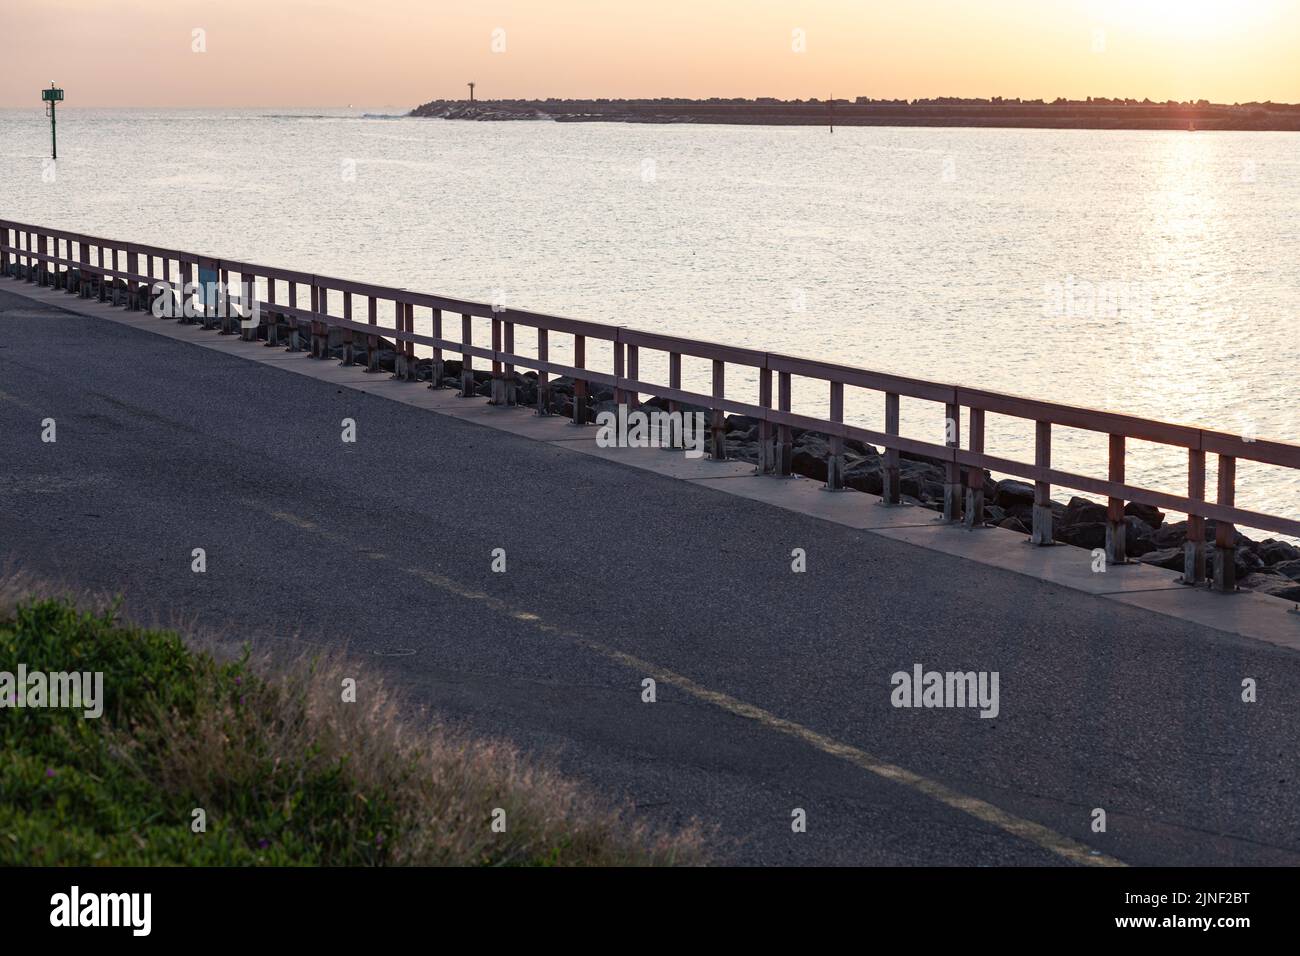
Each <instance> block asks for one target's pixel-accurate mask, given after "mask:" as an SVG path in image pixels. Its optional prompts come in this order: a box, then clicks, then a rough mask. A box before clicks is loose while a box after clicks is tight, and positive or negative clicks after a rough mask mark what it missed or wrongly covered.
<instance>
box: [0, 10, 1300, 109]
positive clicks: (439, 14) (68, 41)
mask: <svg viewBox="0 0 1300 956" xmlns="http://www.w3.org/2000/svg"><path fill="white" fill-rule="evenodd" d="M73 23H75V24H76V26H75V28H70V24H73ZM196 29H201V30H203V31H204V40H205V42H206V52H203V53H196V52H194V51H193V49H192V48H193V46H194V45H195V41H194V39H193V36H194V31H195V30H196ZM796 30H801V31H803V36H804V37H805V38H806V48H805V52H802V53H799V52H795V51H794V49H792V47H793V46H794V45H795V40H796V34H795V32H794V31H796ZM494 31H502V32H498V33H496V34H495V42H496V45H497V46H498V48H499V47H501V46H504V49H503V50H501V51H500V52H494V51H493V44H494ZM1297 50H1300V0H982V2H981V0H888V2H885V0H514V2H511V0H364V2H363V0H6V3H5V11H4V14H3V32H2V33H0V62H3V63H4V70H3V73H2V74H0V106H31V107H35V108H39V107H40V101H39V93H38V91H39V89H40V88H41V87H43V86H48V85H49V82H50V81H51V80H57V81H58V83H59V85H60V86H63V87H64V88H65V89H66V90H67V101H66V105H67V106H68V107H73V108H75V107H77V106H195V107H201V106H229V107H237V106H309V107H312V106H316V107H324V106H347V105H348V104H355V105H356V106H357V107H363V106H372V107H380V106H399V107H410V106H414V105H416V104H417V103H421V102H424V101H426V100H429V99H434V98H442V97H446V98H453V97H462V96H464V95H465V82H466V81H467V80H475V81H476V82H477V83H478V96H479V97H481V98H492V97H498V96H499V97H546V96H560V97H565V96H609V97H622V96H691V97H703V96H778V97H785V98H796V97H799V98H807V97H825V96H828V95H831V94H834V95H835V96H840V97H849V98H851V97H854V96H872V97H900V98H916V97H925V96H944V95H947V96H993V95H1003V96H1023V97H1045V98H1049V99H1050V98H1054V97H1056V96H1067V97H1071V98H1082V97H1086V96H1089V95H1093V96H1135V97H1138V98H1142V97H1148V96H1149V97H1151V98H1152V99H1154V100H1165V99H1180V100H1181V99H1199V98H1205V99H1210V100H1214V101H1217V102H1235V101H1243V102H1244V101H1248V100H1267V99H1271V100H1274V101H1278V102H1282V101H1286V102H1298V101H1300V65H1297V60H1296V54H1297Z"/></svg>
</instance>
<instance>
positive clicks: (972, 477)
mask: <svg viewBox="0 0 1300 956" xmlns="http://www.w3.org/2000/svg"><path fill="white" fill-rule="evenodd" d="M970 450H971V451H973V452H975V454H977V455H982V454H984V409H982V408H974V407H972V408H971V410H970ZM966 475H967V479H966V518H965V525H966V527H967V528H970V529H971V530H974V529H975V528H982V527H983V526H984V469H983V468H982V467H979V466H976V465H971V466H969V467H968V468H967V469H966Z"/></svg>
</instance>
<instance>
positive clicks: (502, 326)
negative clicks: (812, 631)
mask: <svg viewBox="0 0 1300 956" xmlns="http://www.w3.org/2000/svg"><path fill="white" fill-rule="evenodd" d="M0 239H2V240H3V241H2V242H0V266H2V267H3V268H2V271H3V274H4V275H11V274H15V273H16V274H17V275H18V276H19V277H20V278H23V279H26V280H27V281H29V282H39V283H41V284H48V285H54V286H55V287H58V288H63V289H66V290H67V291H69V292H76V293H78V294H80V295H82V296H83V297H84V296H91V295H94V296H97V297H98V298H99V299H100V300H109V299H112V301H113V302H114V303H115V304H123V305H127V306H129V307H132V308H149V307H151V306H152V305H153V304H154V303H155V302H156V300H157V298H158V296H160V295H167V296H170V297H171V298H172V304H173V305H175V306H183V305H185V304H186V303H185V299H186V291H185V290H186V283H190V284H191V286H192V284H194V283H195V271H196V269H198V268H203V269H205V270H212V271H213V272H215V273H216V274H218V275H219V276H220V280H221V282H222V284H223V286H225V287H226V288H230V287H233V286H236V285H239V284H240V283H252V286H251V288H254V289H256V288H257V280H259V279H260V280H263V281H264V282H265V284H266V288H267V298H266V299H265V300H264V301H259V302H258V303H257V305H258V307H259V310H260V316H261V317H260V319H259V320H258V322H252V321H249V322H240V321H238V319H237V318H232V316H231V315H230V314H229V311H228V313H227V314H225V315H218V314H213V315H210V314H208V311H207V310H204V311H203V313H202V315H201V321H202V322H203V325H204V326H205V327H214V326H216V327H220V329H221V331H222V332H224V333H227V334H234V333H236V332H239V333H241V334H242V335H243V336H244V337H245V338H247V339H250V340H253V339H257V338H260V335H259V328H258V327H257V326H258V325H259V324H260V325H265V326H266V334H267V343H266V344H267V345H277V344H279V332H280V330H281V325H282V324H283V325H287V327H288V331H289V341H288V343H287V346H288V348H289V349H290V350H299V349H301V348H302V346H303V342H304V337H306V338H307V339H308V340H309V347H310V353H311V355H312V356H313V357H316V358H325V357H327V356H328V354H329V350H328V342H329V332H330V330H331V329H339V330H341V331H342V338H343V352H344V362H345V363H346V364H352V362H353V358H354V343H355V341H356V339H357V337H358V336H360V337H362V338H364V339H365V341H366V343H367V348H366V353H367V362H368V365H369V367H370V369H371V370H372V371H378V345H379V339H380V337H383V338H386V339H389V340H392V341H393V343H394V344H395V346H396V361H395V369H394V371H395V373H396V375H397V377H399V378H401V379H405V380H408V381H415V378H416V375H415V367H416V356H415V347H416V346H417V345H419V346H424V347H427V348H430V349H432V352H433V364H434V367H433V386H432V387H440V386H441V383H442V378H443V376H442V371H443V361H444V355H445V354H446V353H447V352H452V353H455V354H457V355H459V356H460V357H461V360H462V390H461V394H463V395H465V396H467V397H468V396H472V395H474V394H475V384H474V360H475V359H482V360H483V361H485V362H488V363H490V364H491V376H492V385H491V401H492V402H494V403H496V404H513V403H514V400H515V397H514V382H515V375H514V373H515V370H516V368H524V369H531V370H533V371H535V372H536V373H537V380H538V382H537V384H538V402H537V407H538V411H539V413H541V414H546V413H548V411H549V408H550V401H549V381H550V378H549V377H550V376H551V375H561V376H567V377H569V378H571V379H572V380H573V381H574V383H575V385H574V393H575V394H574V402H573V409H574V411H573V414H574V418H575V421H578V422H580V423H581V422H585V420H586V418H587V401H586V399H587V394H588V389H589V387H590V385H591V383H599V384H603V385H606V386H610V387H612V388H613V389H614V392H615V399H616V401H617V402H618V403H620V404H627V405H635V404H637V403H638V402H639V400H640V396H641V395H643V394H644V395H654V396H658V397H660V398H662V399H666V400H668V401H669V402H670V403H674V404H680V403H692V404H696V405H700V406H703V407H705V408H708V409H711V421H710V426H709V427H710V429H711V431H712V435H713V442H712V447H713V454H714V456H715V457H725V455H726V442H725V439H724V434H725V421H724V416H725V414H726V413H728V412H731V413H740V414H744V415H748V416H752V417H753V418H755V419H757V420H758V422H759V447H760V461H759V465H758V470H759V471H760V472H763V473H770V474H780V475H788V474H789V473H790V466H791V457H792V449H793V438H792V429H795V428H802V429H808V430H811V431H815V432H819V433H822V434H825V435H827V436H829V440H830V449H829V454H828V461H827V485H828V487H830V488H832V489H838V488H842V487H843V462H844V449H845V442H846V440H850V439H856V440H859V441H863V442H867V443H870V444H874V445H879V446H881V447H882V448H883V449H884V455H885V457H884V467H883V471H884V474H883V476H882V485H883V498H884V501H885V502H886V503H889V504H897V503H899V501H900V492H899V455H900V453H901V452H910V453H913V454H917V455H924V456H928V457H930V458H933V459H936V460H938V461H940V462H941V463H943V465H944V467H945V470H946V474H945V484H944V509H943V514H944V518H945V519H946V520H948V521H952V522H957V521H964V522H965V524H966V525H967V526H968V527H978V526H980V525H981V524H982V523H983V520H984V487H983V477H984V475H983V470H984V469H988V470H990V471H997V472H1000V473H1003V474H1007V475H1012V476H1015V477H1018V478H1024V479H1028V480H1029V481H1031V482H1033V483H1034V504H1033V520H1032V525H1033V527H1032V533H1031V541H1033V542H1034V543H1036V544H1041V545H1046V544H1051V543H1052V541H1053V535H1052V509H1051V497H1050V495H1051V488H1052V486H1053V485H1059V486H1062V487H1064V488H1070V489H1074V490H1077V491H1082V492H1085V493H1090V494H1096V495H1101V496H1104V497H1106V498H1107V499H1108V509H1107V519H1108V520H1107V535H1106V552H1107V558H1108V559H1109V560H1110V561H1112V562H1115V563H1122V562H1124V561H1125V560H1126V559H1127V552H1126V548H1125V540H1124V535H1125V528H1126V524H1125V519H1124V506H1125V503H1126V502H1130V501H1132V502H1140V503H1143V504H1147V505H1154V506H1156V507H1159V508H1165V509H1169V510H1172V511H1178V512H1183V513H1185V514H1187V515H1188V533H1187V543H1186V546H1185V562H1184V575H1183V579H1184V581H1185V582H1186V583H1189V584H1200V583H1202V582H1205V581H1206V580H1207V547H1206V544H1205V540H1204V539H1205V521H1206V520H1207V519H1214V520H1215V521H1216V522H1217V530H1216V533H1215V539H1214V543H1213V550H1214V552H1215V560H1214V561H1213V565H1212V567H1213V571H1212V583H1213V585H1214V587H1215V588H1216V589H1217V590H1221V591H1231V590H1234V589H1235V587H1236V581H1235V573H1234V561H1233V556H1234V540H1235V530H1236V529H1235V526H1236V525H1237V524H1243V525H1247V526H1249V527H1252V528H1259V529H1262V530H1265V531H1273V532H1278V533H1281V534H1287V535H1294V536H1298V537H1300V521H1298V520H1295V519H1292V518H1286V517H1281V516H1277V515H1271V514H1264V513H1262V512H1258V511H1249V510H1245V509H1242V508H1238V507H1236V505H1235V495H1236V464H1237V461H1238V460H1239V459H1240V460H1245V461H1254V462H1262V463H1266V464H1269V465H1276V466H1280V467H1284V468H1296V469H1300V446H1298V445H1294V444H1288V443H1284V442H1277V441H1264V440H1253V439H1249V438H1247V437H1243V436H1238V435H1233V434H1229V433H1226V432H1220V431H1213V430H1210V429H1204V428H1195V427H1189V426H1185V425H1173V424H1168V423H1165V422H1159V421H1152V420H1149V419H1144V418H1137V417H1134V416H1130V415H1122V414H1116V413H1113V412H1103V411H1094V410H1092V409H1087V408H1079V407H1075V406H1070V405H1062V404H1058V403H1055V402H1044V401H1038V400H1036V399H1030V398H1022V397H1019V396H1015V395H1005V394H1000V393H997V392H989V391H984V390H981V389H973V388H966V387H964V386H959V385H945V384H940V383H936V382H928V381H922V380H919V379H910V378H903V377H901V376H896V375H889V374H884V373H880V372H872V371H868V370H866V369H859V368H853V367H850V366H845V365H836V364H833V363H829V362H820V361H816V360H813V359H806V358H798V357H795V356H790V355H782V354H779V353H774V352H761V351H755V350H753V349H743V348H735V347H732V346H728V345H720V344H716V343H712V342H702V341H696V340H694V339H686V338H680V337H677V336H671V335H661V334H659V333H655V332H643V331H637V330H635V329H629V328H625V327H623V326H613V325H606V324H601V323H597V322H585V321H581V320H577V319H569V318H563V317H559V316H553V315H543V314H540V313H536V312H528V311H524V310H519V309H505V308H502V307H501V306H499V305H498V306H495V307H494V306H493V305H492V304H489V303H482V302H470V301H466V300H461V299H454V298H449V297H447V296H440V295H431V294H428V293H423V292H412V291H410V290H407V289H398V288H391V287H387V286H376V285H369V284H366V283H361V282H353V281H351V280H347V279H338V278H333V277H329V276H320V275H315V274H311V273H303V272H296V271H293V270H287V269H279V268H274V267H271V266H263V265H256V264H253V263H247V262H239V261H236V260H230V259H217V258H212V257H206V256H199V255H196V254H194V253H190V252H182V251H178V250H174V249H162V248H158V247H156V246H147V245H142V244H139V243H131V242H119V241H116V240H110V239H103V238H99V237H94V236H85V235H81V234H79V233H72V232H66V231H62V230H56V229H48V228H45V227H41V226H32V225H27V224H23V223H15V222H9V221H6V220H0ZM232 276H237V277H238V279H237V280H234V279H232V278H231V277H232ZM281 286H283V287H284V289H285V292H286V293H287V295H286V297H285V298H281V297H280V295H279V289H280V287H281ZM300 287H306V289H307V290H308V293H309V295H308V300H307V302H306V303H300V302H299V299H298V292H299V288H300ZM335 294H338V295H339V296H341V299H340V300H339V302H340V303H341V307H342V311H341V314H334V313H331V311H330V307H331V304H332V301H333V300H332V299H331V296H333V295H335ZM355 299H359V300H360V303H361V305H362V306H363V307H364V308H363V312H364V315H363V317H362V318H356V317H354V311H353V307H354V304H355V303H354V300H355ZM390 303H391V310H390V306H389V304H390ZM417 308H418V309H427V310H429V327H430V329H431V334H429V335H425V334H421V333H417V332H416V331H415V310H416V309H417ZM381 311H383V312H385V313H390V312H391V316H392V318H391V324H388V325H381V324H380V323H379V315H380V312H381ZM443 313H452V314H453V315H460V317H461V323H460V335H459V336H453V337H451V338H448V337H447V334H446V333H447V330H446V329H445V328H444V323H443V319H444V315H443ZM475 318H486V319H490V320H491V330H492V331H491V335H492V340H491V342H490V343H487V342H482V343H475V341H474V329H473V319H475ZM181 321H186V319H185V318H182V319H181ZM517 326H524V327H531V328H533V329H535V330H536V334H537V355H536V356H535V357H534V356H528V355H522V354H519V353H518V352H516V351H515V329H516V327H517ZM552 334H556V335H563V336H572V339H573V360H572V361H573V364H572V365H564V364H560V363H557V362H554V361H551V359H550V357H549V356H550V346H551V345H552V344H553V343H552V342H551V339H550V336H551V335H552ZM588 340H595V341H604V342H609V343H611V346H612V350H613V367H612V368H610V369H593V368H589V367H588V366H587V357H586V354H587V353H586V345H587V342H588ZM646 352H658V353H663V354H664V355H665V356H666V357H667V369H668V381H667V382H662V381H651V380H648V379H646V378H644V377H643V376H642V374H641V368H642V367H643V362H642V359H643V358H644V356H645V353H646ZM683 356H686V357H691V358H698V359H704V360H706V361H709V362H711V363H712V369H713V374H712V388H711V391H710V392H709V393H708V394H705V393H702V392H694V391H691V390H689V389H685V388H683V385H682V358H683ZM728 366H733V367H742V368H746V369H750V370H753V372H754V373H756V377H757V381H758V394H757V396H755V401H753V402H742V401H736V400H735V399H731V398H728V397H727V396H726V374H727V369H728ZM774 375H775V377H776V384H777V388H776V395H775V403H774V397H773V390H772V380H773V376H774ZM796 377H798V378H800V379H813V380H817V381H821V382H823V383H824V386H825V387H826V388H827V389H828V390H829V409H830V411H829V417H827V418H819V417H815V416H809V415H801V414H796V413H794V412H793V411H791V394H792V380H793V379H794V378H796ZM845 386H851V387H855V388H863V389H869V390H872V391H875V392H879V393H881V394H883V397H884V411H885V415H884V431H877V430H875V429H870V428H863V427H860V426H858V425H853V424H849V423H847V422H845V421H844V389H845ZM902 397H908V398H912V399H920V400H923V401H928V402H934V403H936V404H940V405H942V406H943V418H942V424H943V427H944V441H943V442H942V443H936V442H932V441H924V440H919V439H916V438H909V437H907V436H904V435H902V434H900V427H899V402H900V398H902ZM963 409H965V410H966V414H967V420H968V432H967V443H966V445H965V446H964V447H963V446H962V444H961V440H960V439H961V436H960V424H961V419H962V414H963V413H962V410H963ZM989 413H993V414H997V415H1005V416H1011V417H1014V418H1019V419H1023V420H1025V421H1031V422H1033V423H1034V449H1035V450H1034V461H1033V462H1032V463H1029V462H1022V461H1017V460H1014V459H1009V458H1002V457H998V456H995V455H990V454H986V453H985V450H984V424H985V416H986V414H989ZM936 424H939V422H938V421H936ZM1054 426H1060V427H1068V428H1078V429H1084V430H1088V431H1092V432H1100V433H1102V434H1105V435H1108V436H1109V454H1108V461H1107V473H1106V477H1105V478H1096V477H1090V476H1086V475H1079V474H1074V473H1072V472H1069V471H1063V470H1061V469H1059V468H1056V467H1054V466H1053V465H1052V429H1053V427H1054ZM1130 439H1131V440H1134V441H1146V442H1155V443H1159V444H1163V445H1169V446H1173V447H1177V448H1183V449H1186V452H1187V494H1186V495H1176V494H1169V493H1166V492H1161V491H1155V490H1152V489H1148V488H1142V487H1139V486H1136V485H1132V484H1129V483H1128V482H1127V481H1126V480H1125V457H1126V444H1127V442H1128V441H1129V440H1130ZM1207 455H1215V456H1217V458H1218V489H1217V495H1216V499H1215V500H1214V501H1209V500H1207V498H1206V487H1205V485H1206V456H1207ZM963 469H965V470H966V471H967V477H966V482H965V483H964V484H963V482H962V471H963Z"/></svg>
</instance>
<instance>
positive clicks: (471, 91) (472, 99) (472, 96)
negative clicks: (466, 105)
mask: <svg viewBox="0 0 1300 956" xmlns="http://www.w3.org/2000/svg"><path fill="white" fill-rule="evenodd" d="M469 101H470V102H471V103H473V102H474V84H473V83H471V84H470V85H469Z"/></svg>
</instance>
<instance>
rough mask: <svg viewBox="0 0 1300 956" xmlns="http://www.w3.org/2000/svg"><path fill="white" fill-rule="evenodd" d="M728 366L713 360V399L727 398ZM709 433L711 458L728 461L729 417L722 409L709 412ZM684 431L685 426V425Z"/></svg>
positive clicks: (718, 360)
mask: <svg viewBox="0 0 1300 956" xmlns="http://www.w3.org/2000/svg"><path fill="white" fill-rule="evenodd" d="M726 374H727V365H726V363H725V362H723V361H722V360H721V359H714V360H713V397H714V398H726V397H727V394H726ZM709 418H710V422H709V431H710V432H711V434H712V444H713V447H712V449H711V451H712V454H711V455H710V457H711V458H712V459H713V460H714V461H726V460H727V415H726V412H724V411H723V410H722V409H721V408H713V409H710V410H709ZM683 431H685V426H684V425H683Z"/></svg>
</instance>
